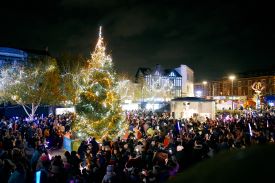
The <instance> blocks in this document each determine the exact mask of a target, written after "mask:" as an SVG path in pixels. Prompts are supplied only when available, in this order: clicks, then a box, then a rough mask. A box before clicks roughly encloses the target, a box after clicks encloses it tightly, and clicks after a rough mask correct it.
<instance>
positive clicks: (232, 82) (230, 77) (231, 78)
mask: <svg viewBox="0 0 275 183" xmlns="http://www.w3.org/2000/svg"><path fill="white" fill-rule="evenodd" d="M235 78H236V77H235V76H234V75H231V76H229V79H230V80H231V84H232V87H231V97H232V98H231V101H232V108H231V109H232V110H233V107H234V106H233V87H234V85H233V84H234V79H235Z"/></svg>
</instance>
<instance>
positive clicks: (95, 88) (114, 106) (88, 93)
mask: <svg viewBox="0 0 275 183" xmlns="http://www.w3.org/2000/svg"><path fill="white" fill-rule="evenodd" d="M105 49H106V48H105V45H104V42H103V37H102V36H101V27H100V30H99V38H98V41H97V44H96V47H95V50H94V51H93V52H92V53H91V58H90V59H88V60H87V66H86V68H85V69H83V70H82V71H81V77H80V78H81V80H80V81H79V86H80V87H79V90H80V91H79V98H78V100H79V101H78V103H77V105H76V112H77V115H78V120H77V121H76V123H75V124H74V125H73V130H74V131H75V132H77V133H78V134H79V135H80V136H82V137H87V136H93V137H97V138H104V137H106V136H109V137H114V136H116V135H118V132H119V131H120V130H121V128H122V126H121V125H122V122H121V107H120V100H119V96H118V94H117V92H116V90H115V88H116V85H117V80H116V76H115V75H116V74H115V71H114V68H113V63H112V59H111V56H110V55H108V54H106V50H105Z"/></svg>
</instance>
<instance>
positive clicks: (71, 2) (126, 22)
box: [0, 0, 275, 81]
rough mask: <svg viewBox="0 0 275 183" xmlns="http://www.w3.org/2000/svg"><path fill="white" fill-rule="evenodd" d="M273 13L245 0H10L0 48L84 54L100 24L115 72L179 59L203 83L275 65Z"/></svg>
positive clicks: (1, 11)
mask: <svg viewBox="0 0 275 183" xmlns="http://www.w3.org/2000/svg"><path fill="white" fill-rule="evenodd" d="M240 1H241V0H240ZM267 2H268V1H267ZM270 2H271V1H270ZM274 17H275V16H274V7H273V6H271V4H265V2H264V1H251V0H250V1H244V0H242V1H241V2H238V1H236V2H234V1H230V2H224V1H203V3H201V2H199V1H196V0H189V1H184V0H47V1H46V0H43V1H42V0H41V1H40V0H24V1H23V0H20V1H13V0H9V4H1V6H0V18H1V22H0V23H1V24H0V46H10V47H23V48H35V49H44V48H45V47H46V46H48V48H49V51H50V52H51V53H52V54H53V55H54V56H55V55H58V54H59V53H61V52H73V53H82V54H84V55H86V56H88V55H89V52H90V50H92V49H93V48H94V45H95V41H96V39H97V35H98V33H97V31H98V26H99V25H102V26H103V35H104V38H105V41H106V43H107V48H108V51H109V52H110V53H111V54H112V57H113V61H114V64H115V66H116V68H117V70H118V72H127V73H129V75H130V76H133V75H134V74H135V72H136V70H137V68H138V67H154V66H155V65H156V64H161V65H162V66H163V67H164V68H173V67H178V66H179V65H180V64H185V65H188V66H189V67H191V68H192V69H193V70H194V72H195V78H196V80H197V81H201V80H203V79H206V80H210V79H214V78H217V77H221V76H225V75H227V74H229V73H236V72H240V71H246V70H251V69H253V70H254V69H265V68H272V67H273V68H275V66H274V65H275V64H274V63H275V29H274V27H275V25H274V24H275V23H274V22H275V19H274Z"/></svg>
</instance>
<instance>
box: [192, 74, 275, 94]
mask: <svg viewBox="0 0 275 183" xmlns="http://www.w3.org/2000/svg"><path fill="white" fill-rule="evenodd" d="M258 82H260V83H261V85H262V86H263V89H262V92H261V95H263V96H266V95H275V71H274V70H273V71H272V70H266V71H253V72H246V73H240V74H237V75H236V77H235V79H234V80H230V79H229V78H228V77H224V78H222V79H221V80H215V81H210V82H208V83H207V84H206V85H203V83H196V84H195V87H194V88H195V94H196V93H198V91H202V90H204V93H205V95H203V96H246V97H247V99H251V98H253V97H254V94H255V91H254V90H253V89H252V85H253V84H254V83H258ZM199 93H200V92H199Z"/></svg>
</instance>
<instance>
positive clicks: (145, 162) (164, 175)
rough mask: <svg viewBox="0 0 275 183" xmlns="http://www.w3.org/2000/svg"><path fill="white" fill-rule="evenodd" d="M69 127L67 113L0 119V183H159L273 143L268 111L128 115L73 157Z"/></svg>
mask: <svg viewBox="0 0 275 183" xmlns="http://www.w3.org/2000/svg"><path fill="white" fill-rule="evenodd" d="M72 120H73V117H72V115H71V114H66V115H58V116H54V115H49V116H47V117H45V118H38V117H37V118H35V120H31V121H27V120H24V119H21V118H11V119H9V120H6V119H2V120H1V122H0V180H1V182H9V183H13V182H35V181H36V180H39V182H41V183H44V182H59V183H61V182H69V183H76V182H84V183H86V182H92V183H93V182H95V183H97V182H134V183H136V182H146V183H147V182H165V181H167V180H170V179H173V177H175V176H176V174H177V173H178V172H181V171H184V170H185V169H188V168H189V167H191V166H193V165H195V164H196V163H198V162H201V161H203V160H205V159H208V158H210V157H212V156H214V155H215V154H216V153H218V152H220V151H230V150H234V149H243V148H246V147H248V146H251V145H254V144H266V143H274V138H275V115H274V111H273V110H272V109H271V110H269V111H257V112H256V111H247V112H244V113H243V114H242V115H240V116H232V115H230V114H220V115H217V116H216V119H209V118H206V120H205V121H198V120H197V119H193V118H190V119H181V120H179V119H174V118H173V117H171V116H170V114H168V113H162V114H156V113H153V112H151V111H128V112H127V113H126V119H125V121H126V122H127V123H129V129H128V130H127V131H126V132H125V135H124V136H122V137H118V138H115V139H108V138H105V139H103V140H102V141H100V143H99V139H95V138H94V137H90V138H88V139H85V140H83V141H82V142H81V144H80V146H79V148H78V150H77V151H71V152H69V151H66V152H63V151H62V149H63V148H62V144H63V142H62V141H63V135H64V134H65V132H67V131H69V130H70V124H71V122H72ZM52 152H61V153H60V154H59V155H55V156H53V153H52ZM52 156H53V157H52Z"/></svg>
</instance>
